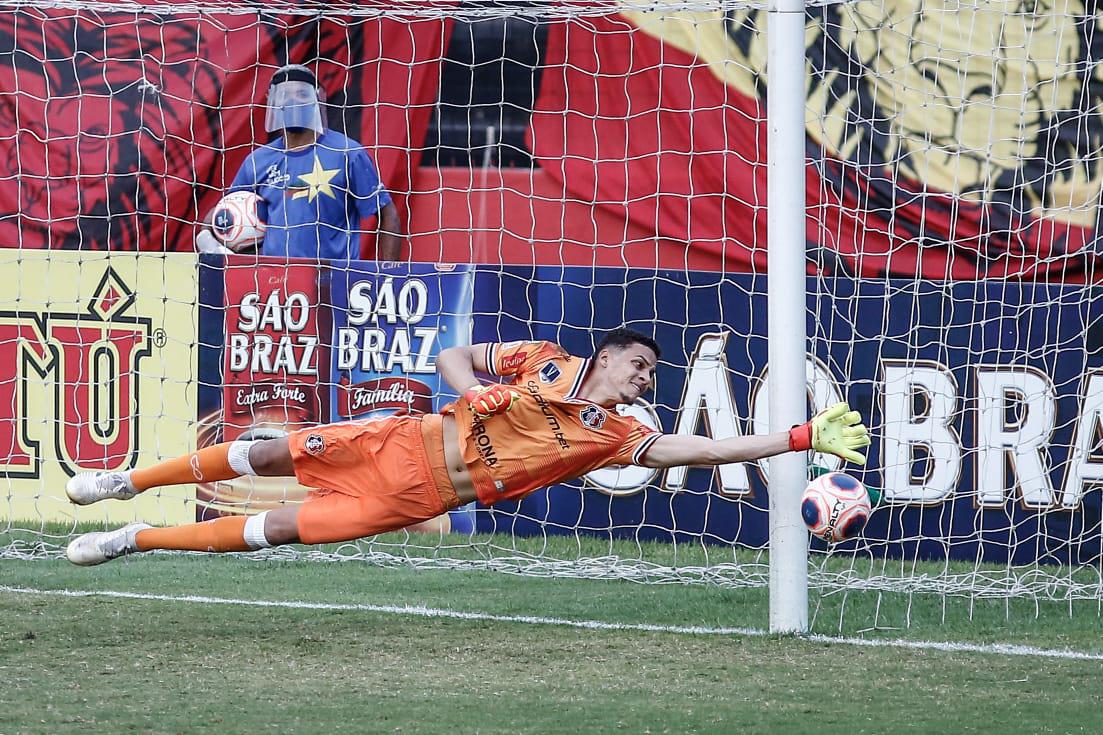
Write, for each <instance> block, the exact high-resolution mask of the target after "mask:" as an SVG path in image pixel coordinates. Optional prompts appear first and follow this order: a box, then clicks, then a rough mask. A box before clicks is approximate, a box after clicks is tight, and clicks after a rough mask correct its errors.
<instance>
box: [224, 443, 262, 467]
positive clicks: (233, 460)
mask: <svg viewBox="0 0 1103 735" xmlns="http://www.w3.org/2000/svg"><path fill="white" fill-rule="evenodd" d="M254 444H256V442H253V441H242V440H241V439H238V440H237V441H234V442H230V448H229V449H228V450H226V462H227V463H229V465H230V469H232V470H233V471H234V472H236V473H238V474H239V475H256V474H257V471H256V470H254V469H253V465H251V464H250V463H249V448H250V447H252V446H253V445H254Z"/></svg>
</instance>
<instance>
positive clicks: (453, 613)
mask: <svg viewBox="0 0 1103 735" xmlns="http://www.w3.org/2000/svg"><path fill="white" fill-rule="evenodd" d="M0 592H10V593H12V594H17V595H46V596H51V597H114V598H119V599H127V600H155V601H160V602H192V603H198V604H203V605H242V606H247V607H282V608H288V609H296V610H341V611H357V612H374V613H385V614H390V615H411V616H414V617H421V618H447V619H452V620H479V621H488V622H495V623H526V624H529V625H557V626H562V627H569V628H583V629H586V630H606V631H618V630H631V631H639V632H644V633H686V634H690V635H723V636H738V635H742V636H756V637H761V636H768V635H772V634H771V633H769V632H767V631H765V630H760V629H758V628H710V627H706V626H697V625H689V626H682V625H651V624H647V623H607V622H603V621H600V620H568V619H566V618H547V617H537V616H530V615H493V614H491V613H481V612H462V611H460V610H447V609H440V608H432V607H425V606H424V605H369V604H350V603H332V602H300V601H295V600H239V599H233V598H226V597H206V596H202V595H153V594H148V593H144V592H119V591H114V590H39V589H32V588H28V587H8V586H5V585H0ZM799 637H800V638H801V639H802V640H807V641H812V642H815V643H834V644H839V645H847V646H865V647H868V648H910V649H915V650H929V651H942V652H949V653H982V654H996V655H1000V656H1033V657H1040V658H1063V659H1073V660H1081V661H1103V653H1092V652H1089V651H1073V650H1069V649H1053V648H1034V647H1032V646H1019V645H1012V644H1007V643H952V642H940V641H909V640H904V639H900V638H896V639H883V638H848V637H842V636H829V635H805V636H799Z"/></svg>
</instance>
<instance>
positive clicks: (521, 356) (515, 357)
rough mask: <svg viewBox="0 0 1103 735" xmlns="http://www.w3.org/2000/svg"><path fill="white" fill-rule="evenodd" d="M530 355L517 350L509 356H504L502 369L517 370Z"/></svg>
mask: <svg viewBox="0 0 1103 735" xmlns="http://www.w3.org/2000/svg"><path fill="white" fill-rule="evenodd" d="M528 356H529V353H527V352H516V353H514V354H512V355H510V356H509V357H503V358H502V371H503V372H504V371H506V370H516V369H517V368H519V367H521V365H523V364H524V362H525V358H526V357H528Z"/></svg>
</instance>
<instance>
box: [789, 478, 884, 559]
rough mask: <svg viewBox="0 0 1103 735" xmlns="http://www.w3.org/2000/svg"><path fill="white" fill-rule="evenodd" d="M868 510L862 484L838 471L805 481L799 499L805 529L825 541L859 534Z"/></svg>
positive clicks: (867, 515)
mask: <svg viewBox="0 0 1103 735" xmlns="http://www.w3.org/2000/svg"><path fill="white" fill-rule="evenodd" d="M871 512H872V508H871V506H870V504H869V493H868V492H866V486H865V485H863V484H862V483H860V482H858V481H857V480H855V479H854V478H853V477H851V476H850V475H847V474H844V473H842V472H828V473H827V474H826V475H820V476H819V477H817V478H816V479H815V480H812V482H810V483H808V487H806V488H804V494H803V495H802V496H801V498H800V514H801V516H802V517H803V518H804V523H805V525H806V526H808V530H809V531H811V532H812V535H814V536H818V537H820V538H822V539H823V540H824V541H826V542H827V543H829V544H831V543H835V542H837V541H846V540H847V539H851V538H854V537H855V536H857V535H858V534H859V533H861V531H862V529H863V528H865V525H866V521H868V520H869V514H870V513H871Z"/></svg>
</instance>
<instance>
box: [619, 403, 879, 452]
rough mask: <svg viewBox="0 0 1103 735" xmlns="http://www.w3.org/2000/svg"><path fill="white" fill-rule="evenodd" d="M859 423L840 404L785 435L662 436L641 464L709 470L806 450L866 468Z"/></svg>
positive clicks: (855, 414)
mask: <svg viewBox="0 0 1103 735" xmlns="http://www.w3.org/2000/svg"><path fill="white" fill-rule="evenodd" d="M861 421H862V419H861V417H860V416H859V415H858V412H857V411H851V410H850V407H849V406H847V405H846V404H845V403H839V404H836V405H834V406H832V407H831V408H829V409H827V410H826V411H822V412H821V413H818V414H816V416H815V417H813V418H812V420H811V421H809V422H808V423H805V424H801V425H800V426H794V427H793V428H792V429H790V430H789V431H788V432H778V433H776V434H766V435H763V436H737V437H732V438H730V439H720V440H713V439H708V438H706V437H703V436H682V435H678V434H664V435H663V436H661V437H659V438H658V439H656V440H655V441H654V442H653V443H652V444H651V446H650V447H649V448H648V449H647V452H646V454H645V455H644V457H643V461H642V463H641V464H643V465H644V466H646V467H657V468H661V467H680V466H683V465H705V466H709V465H719V464H728V463H730V462H749V461H752V460H756V459H762V458H764V457H773V456H774V455H776V454H782V453H784V452H793V451H804V450H807V449H815V450H816V451H818V452H828V453H830V454H834V455H835V456H837V457H841V458H843V459H845V460H846V461H847V462H853V463H855V464H865V461H866V458H865V455H864V454H862V453H861V451H860V450H862V449H863V448H864V447H867V446H869V432H868V431H867V430H866V427H865V426H863V425H862V423H861Z"/></svg>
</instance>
